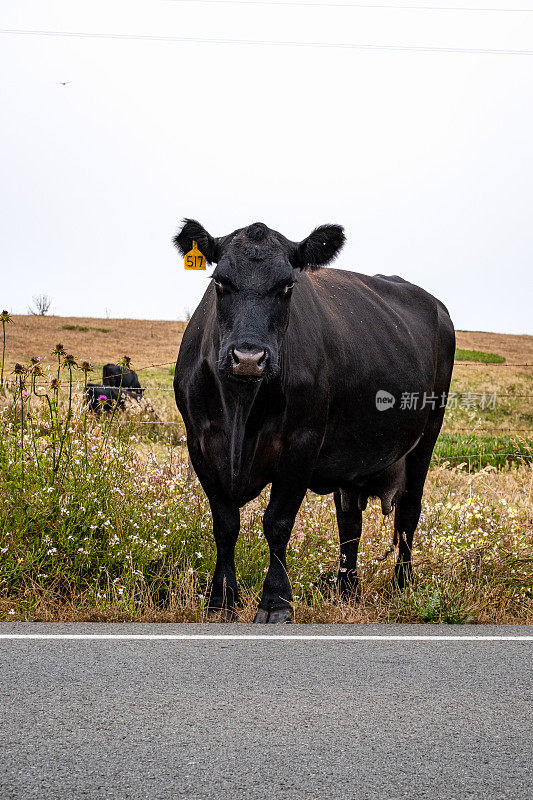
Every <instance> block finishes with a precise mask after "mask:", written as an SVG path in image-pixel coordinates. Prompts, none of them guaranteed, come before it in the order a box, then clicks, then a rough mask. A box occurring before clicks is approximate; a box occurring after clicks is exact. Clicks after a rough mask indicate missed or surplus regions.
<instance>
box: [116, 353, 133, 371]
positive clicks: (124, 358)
mask: <svg viewBox="0 0 533 800" xmlns="http://www.w3.org/2000/svg"><path fill="white" fill-rule="evenodd" d="M118 363H119V364H120V365H121V366H122V367H125V368H126V369H130V367H131V358H130V357H129V356H122V358H121V359H120V361H119V362H118Z"/></svg>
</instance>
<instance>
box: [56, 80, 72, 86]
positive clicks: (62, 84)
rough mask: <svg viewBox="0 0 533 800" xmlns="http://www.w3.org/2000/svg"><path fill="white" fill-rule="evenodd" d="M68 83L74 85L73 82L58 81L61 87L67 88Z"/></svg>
mask: <svg viewBox="0 0 533 800" xmlns="http://www.w3.org/2000/svg"><path fill="white" fill-rule="evenodd" d="M67 83H72V81H58V84H59V86H66V85H67Z"/></svg>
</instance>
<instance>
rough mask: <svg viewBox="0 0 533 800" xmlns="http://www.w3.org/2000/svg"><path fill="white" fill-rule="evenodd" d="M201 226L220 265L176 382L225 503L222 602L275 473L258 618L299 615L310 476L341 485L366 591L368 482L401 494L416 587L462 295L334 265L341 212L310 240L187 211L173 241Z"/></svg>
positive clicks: (400, 534)
mask: <svg viewBox="0 0 533 800" xmlns="http://www.w3.org/2000/svg"><path fill="white" fill-rule="evenodd" d="M193 240H194V241H196V242H197V245H198V248H199V249H200V250H201V252H202V253H203V254H204V256H205V257H206V259H207V261H208V262H210V263H215V264H216V265H217V266H216V269H215V270H214V273H213V275H212V280H211V281H210V283H209V286H208V288H207V290H206V292H205V294H204V296H203V298H202V300H201V302H200V305H199V306H198V308H197V309H196V311H195V312H194V314H193V316H192V318H191V320H190V322H189V324H188V326H187V328H186V330H185V333H184V335H183V341H182V344H181V348H180V351H179V356H178V360H177V364H176V372H175V378H174V391H175V395H176V402H177V405H178V408H179V410H180V412H181V414H182V415H183V419H184V421H185V426H186V428H187V442H188V447H189V453H190V457H191V461H192V464H193V466H194V469H195V470H196V473H197V475H198V477H199V479H200V482H201V484H202V486H203V488H204V490H205V492H206V494H207V497H208V499H209V503H210V506H211V512H212V515H213V533H214V537H215V541H216V545H217V562H216V567H215V572H214V576H213V581H212V586H211V592H210V608H211V609H212V610H216V609H222V612H223V615H224V616H226V617H227V618H231V616H232V612H233V609H234V605H235V603H236V602H237V600H238V591H237V580H236V575H235V561H234V550H235V543H236V541H237V537H238V535H239V527H240V514H239V508H240V507H241V506H243V505H244V504H245V503H247V502H249V501H250V500H252V499H253V498H255V497H257V496H258V494H259V493H260V492H261V490H262V489H263V488H264V487H265V486H266V485H267V484H269V483H271V484H272V486H271V493H270V501H269V503H268V507H267V509H266V512H265V515H264V517H263V529H264V533H265V538H266V540H267V542H268V545H269V548H270V566H269V568H268V572H267V575H266V578H265V582H264V586H263V593H262V598H261V601H260V604H259V609H258V612H257V614H256V617H255V622H272V623H273V622H287V621H289V620H290V619H291V616H292V608H291V600H292V594H291V587H290V583H289V579H288V576H287V569H286V561H285V553H286V548H287V544H288V541H289V538H290V535H291V530H292V527H293V524H294V519H295V516H296V513H297V511H298V509H299V507H300V504H301V502H302V500H303V498H304V496H305V493H306V491H307V489H308V488H310V489H312V491H314V492H317V493H319V494H328V493H330V492H333V493H334V499H335V506H336V509H337V521H338V528H339V537H340V552H341V557H340V569H339V574H338V589H339V593H340V595H341V596H343V597H346V598H354V597H356V594H357V573H356V562H357V548H358V544H359V538H360V535H361V525H362V511H363V510H364V508H365V507H366V503H367V500H368V497H370V496H379V497H380V498H381V502H382V506H383V512H384V513H389V512H390V511H391V508H392V507H393V506H395V543H396V544H397V545H398V560H397V563H396V566H395V574H394V584H395V585H396V586H397V587H399V588H402V587H403V586H404V585H405V583H406V582H407V581H408V580H409V579H410V577H411V547H412V543H413V534H414V531H415V528H416V525H417V523H418V519H419V516H420V510H421V500H422V492H423V488H424V482H425V478H426V474H427V471H428V467H429V462H430V459H431V454H432V451H433V447H434V445H435V441H436V439H437V436H438V434H439V430H440V427H441V424H442V420H443V416H444V411H445V404H446V398H447V392H448V389H449V385H450V377H451V372H452V366H453V359H454V350H455V334H454V328H453V325H452V322H451V320H450V317H449V315H448V311H447V310H446V308H445V307H444V305H443V304H442V303H441V302H440V301H439V300H437V299H436V298H434V297H433V296H432V295H430V294H428V293H427V292H426V291H424V290H423V289H420V288H419V287H417V286H414V285H413V284H411V283H408V282H407V281H404V280H402V278H399V277H397V276H392V277H385V276H383V275H376V276H374V277H368V276H366V275H360V274H358V273H353V272H345V271H341V270H336V269H320V267H322V266H324V265H326V264H329V263H330V262H331V261H332V260H333V259H334V258H335V257H336V256H337V254H338V253H339V251H340V250H341V248H342V246H343V243H344V232H343V229H342V228H341V227H340V226H339V225H323V226H321V227H319V228H317V229H316V230H314V231H313V233H311V235H310V236H308V237H307V239H304V240H303V241H302V242H299V243H295V242H291V241H289V240H288V239H286V238H285V237H284V236H282V235H281V234H280V233H277V232H276V231H273V230H270V229H269V228H268V227H267V226H266V225H263V224H262V223H254V224H253V225H250V226H248V227H247V228H243V229H240V230H237V231H234V233H231V234H229V235H228V236H224V237H222V238H216V239H215V238H213V237H212V236H210V234H209V233H207V231H206V230H205V229H204V228H203V227H202V226H201V225H200V224H199V223H198V222H196V221H195V220H185V221H184V224H183V227H182V229H181V231H180V232H179V233H178V234H177V235H176V237H175V239H174V243H175V244H176V246H177V247H178V249H179V250H180V251H181V252H182V253H187V252H188V251H189V250H190V249H191V247H192V243H193Z"/></svg>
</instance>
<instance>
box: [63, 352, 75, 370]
mask: <svg viewBox="0 0 533 800" xmlns="http://www.w3.org/2000/svg"><path fill="white" fill-rule="evenodd" d="M63 366H64V367H77V366H78V365H77V364H76V359H75V358H74V356H73V355H71V354H70V353H69V354H65V356H64V358H63Z"/></svg>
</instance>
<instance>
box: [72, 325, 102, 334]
mask: <svg viewBox="0 0 533 800" xmlns="http://www.w3.org/2000/svg"><path fill="white" fill-rule="evenodd" d="M61 330H62V331H81V332H82V333H86V332H87V331H98V333H111V332H112V331H113V328H91V327H90V326H87V325H62V326H61Z"/></svg>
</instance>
